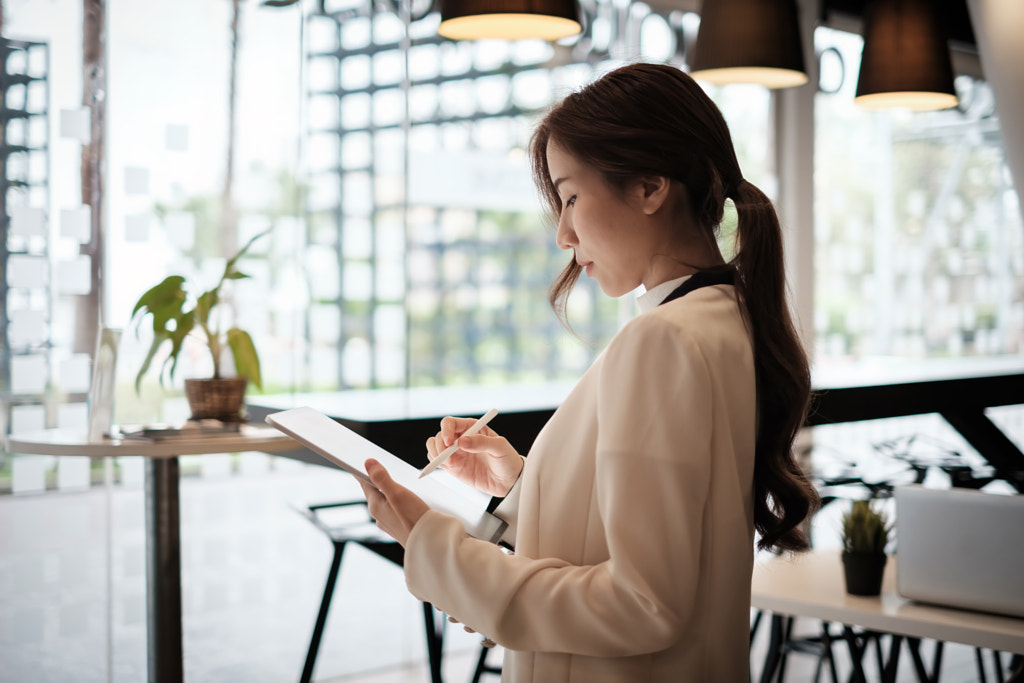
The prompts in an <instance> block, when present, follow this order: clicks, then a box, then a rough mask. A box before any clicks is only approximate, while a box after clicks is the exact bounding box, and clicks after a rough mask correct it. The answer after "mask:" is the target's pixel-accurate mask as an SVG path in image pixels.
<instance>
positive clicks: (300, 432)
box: [267, 407, 506, 543]
mask: <svg viewBox="0 0 1024 683" xmlns="http://www.w3.org/2000/svg"><path fill="white" fill-rule="evenodd" d="M267 422H268V423H269V424H271V425H273V426H274V427H276V428H277V429H279V430H280V431H282V432H284V433H285V434H287V435H288V436H290V437H292V438H293V439H295V440H296V441H298V442H299V443H301V444H303V445H304V446H306V447H307V448H309V449H310V450H311V451H313V452H314V453H317V454H318V455H320V456H322V457H323V458H325V459H326V460H329V461H330V462H332V463H334V464H335V465H337V466H338V467H340V468H342V469H343V470H345V471H346V472H350V473H351V474H353V475H354V476H355V477H356V478H358V479H360V480H362V481H364V482H366V483H367V484H369V483H370V478H369V476H367V474H366V467H365V466H364V463H365V462H366V461H367V460H368V459H369V458H373V459H374V460H377V461H379V462H380V463H381V464H382V465H384V467H385V469H387V471H388V473H389V474H390V475H391V478H392V479H394V480H395V481H396V482H398V483H399V484H401V485H402V486H404V487H406V488H407V489H409V490H411V491H412V492H413V493H415V494H416V495H417V496H419V497H420V498H422V499H423V500H424V502H426V503H427V505H429V506H430V507H431V508H433V509H434V510H437V511H438V512H443V513H445V514H449V515H452V516H453V517H456V518H457V519H459V520H460V521H461V522H462V524H463V526H464V527H465V528H466V533H468V534H469V535H470V536H473V537H474V538H479V539H482V540H485V541H490V542H492V543H496V542H497V541H498V539H499V538H501V534H502V533H503V532H504V531H505V526H506V524H505V522H504V521H502V520H500V519H498V518H497V517H495V516H494V515H492V514H490V513H489V512H487V504H488V502H489V501H490V496H487V495H486V494H484V493H482V492H480V491H477V490H476V489H474V488H471V487H469V486H466V485H465V484H463V483H462V482H460V481H459V480H457V479H455V478H454V477H452V476H451V475H450V474H448V473H447V472H445V471H443V470H438V471H437V472H434V473H433V474H431V475H430V476H429V477H424V478H423V479H420V478H419V473H420V471H419V470H418V469H416V468H415V467H413V466H412V465H410V464H409V463H407V462H406V461H404V460H402V459H401V458H399V457H397V456H395V455H393V454H391V453H389V452H388V451H386V450H384V449H383V448H381V447H380V446H378V445H376V444H374V443H373V442H371V441H369V440H367V439H365V438H363V437H362V436H360V435H359V434H356V433H355V432H353V431H352V430H351V429H349V428H348V427H345V426H344V425H342V424H340V423H339V422H336V421H334V420H332V419H331V418H329V417H327V416H326V415H324V414H323V413H321V412H320V411H319V410H315V409H313V408H309V407H303V408H294V409H292V410H285V411H282V412H280V413H272V414H270V415H268V416H267ZM424 440H425V439H424Z"/></svg>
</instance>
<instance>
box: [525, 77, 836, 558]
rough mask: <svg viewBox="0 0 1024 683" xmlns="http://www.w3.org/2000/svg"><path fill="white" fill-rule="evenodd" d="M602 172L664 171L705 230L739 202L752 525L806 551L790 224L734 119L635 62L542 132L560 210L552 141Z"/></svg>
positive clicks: (811, 493)
mask: <svg viewBox="0 0 1024 683" xmlns="http://www.w3.org/2000/svg"><path fill="white" fill-rule="evenodd" d="M552 139H554V140H556V141H557V143H558V145H559V147H561V148H562V149H564V150H566V151H567V152H568V153H569V154H571V155H572V156H573V157H575V158H576V159H577V160H578V161H580V162H581V163H585V164H588V165H590V166H592V167H593V168H595V169H597V170H598V171H600V172H601V173H602V174H603V176H604V178H605V179H606V180H607V181H608V183H609V184H610V185H611V186H612V187H616V188H623V187H625V186H626V183H627V182H628V181H631V180H634V179H636V178H639V177H643V176H664V177H667V178H669V179H672V180H677V181H679V182H680V183H682V185H683V186H684V187H685V188H686V191H687V194H688V196H689V200H690V206H691V207H692V210H693V215H694V216H693V217H694V219H695V222H696V225H697V226H698V227H697V229H698V230H702V231H706V236H709V237H711V238H714V236H715V235H716V234H717V232H718V229H719V225H720V224H721V222H722V216H723V214H724V210H725V200H726V199H727V198H730V199H732V200H733V202H734V204H735V206H736V214H737V218H738V226H737V251H736V255H735V257H733V259H732V260H731V261H730V262H729V263H728V264H727V266H726V267H728V268H732V269H734V271H735V283H736V292H737V296H738V298H739V300H740V302H741V304H742V306H741V307H742V308H743V309H744V310H745V315H746V319H747V323H748V325H749V327H750V332H751V337H752V339H753V346H754V364H755V370H756V381H757V394H758V396H757V407H758V433H757V443H756V449H755V461H754V527H755V528H756V529H757V531H758V533H759V535H760V539H759V541H758V547H760V548H762V549H768V548H773V547H774V548H779V549H782V550H804V549H806V548H807V547H808V540H807V537H806V535H805V534H804V532H803V530H802V529H801V527H800V525H801V523H802V522H803V521H804V519H805V518H807V516H808V515H809V514H810V513H811V512H812V511H813V510H814V509H816V507H817V505H818V495H817V492H816V491H815V489H814V487H813V486H812V485H811V483H810V482H809V481H808V479H807V477H806V476H805V475H804V473H803V472H802V471H801V469H800V467H799V466H798V465H797V464H796V462H795V460H794V458H793V441H794V439H795V438H796V435H797V433H798V432H799V430H800V428H801V427H802V426H803V423H804V420H805V418H806V414H807V407H808V401H809V398H810V391H811V380H810V370H809V367H808V363H807V356H806V354H805V353H804V349H803V346H802V345H801V343H800V340H799V337H798V336H797V332H796V328H795V326H794V325H793V320H792V318H791V317H790V313H789V308H788V306H787V303H786V281H785V280H786V279H785V273H784V267H783V254H782V229H781V227H780V225H779V219H778V216H777V215H776V213H775V208H774V207H773V206H772V203H771V201H770V200H769V199H768V197H767V196H765V194H764V193H763V192H761V190H759V189H758V188H757V187H755V186H754V185H753V184H751V183H749V182H747V181H746V180H744V179H743V175H742V174H741V172H740V166H739V162H738V161H737V159H736V152H735V150H734V149H733V144H732V137H731V136H730V134H729V127H728V125H727V124H726V122H725V119H724V118H723V117H722V114H721V112H720V111H719V110H718V107H716V106H715V104H714V102H712V101H711V99H710V98H709V97H708V96H707V94H705V92H704V91H703V90H702V89H701V87H700V86H699V85H697V83H696V82H695V81H694V80H693V79H692V78H690V76H688V75H687V74H685V73H683V72H682V71H680V70H679V69H677V68H675V67H672V66H668V65H659V64H631V65H629V66H624V67H621V68H618V69H616V70H615V71H612V72H610V73H608V74H606V75H604V76H603V77H601V78H600V79H598V80H596V81H594V82H593V83H591V84H590V85H588V86H586V87H584V88H583V89H582V90H580V91H578V92H575V93H573V94H571V95H569V96H568V97H566V98H565V99H564V100H562V101H561V102H559V103H558V104H556V105H555V106H554V107H553V108H552V109H551V110H550V111H549V112H548V113H547V115H546V116H545V117H544V118H543V120H542V121H541V122H540V124H539V125H538V127H537V129H536V130H535V132H534V134H533V138H532V140H531V143H530V156H531V160H532V164H533V174H534V182H535V183H536V184H537V187H538V188H539V190H540V192H541V194H542V196H543V198H544V200H545V202H546V204H547V206H548V208H549V210H550V211H551V213H552V214H553V216H555V217H558V216H559V215H560V214H561V208H562V205H561V202H560V200H559V198H558V193H557V192H556V191H555V188H554V185H553V184H552V182H551V176H550V173H549V171H548V167H547V148H548V142H549V140H552ZM579 275H580V267H579V266H578V265H577V264H576V262H575V260H573V261H571V262H570V263H569V265H568V266H567V267H566V268H565V270H563V271H562V273H561V274H560V275H559V276H558V278H557V279H556V280H555V282H554V283H553V284H552V286H551V304H552V307H553V308H554V309H555V311H556V312H558V314H559V316H560V317H561V318H562V320H563V321H564V320H565V301H566V298H567V297H568V295H569V292H570V291H571V290H572V287H573V285H574V284H575V283H576V281H577V280H578V279H579Z"/></svg>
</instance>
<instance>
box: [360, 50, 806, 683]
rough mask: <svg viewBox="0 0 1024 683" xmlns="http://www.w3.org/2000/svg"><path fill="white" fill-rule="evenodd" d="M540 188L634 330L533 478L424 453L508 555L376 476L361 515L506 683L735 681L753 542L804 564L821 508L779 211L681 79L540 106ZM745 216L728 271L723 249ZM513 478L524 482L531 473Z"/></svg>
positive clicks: (562, 293)
mask: <svg viewBox="0 0 1024 683" xmlns="http://www.w3.org/2000/svg"><path fill="white" fill-rule="evenodd" d="M531 157H532V161H533V168H534V176H535V181H536V182H537V184H538V187H539V188H540V191H541V193H542V194H543V196H544V198H545V199H546V201H547V203H548V205H549V207H550V209H551V211H552V213H553V215H554V217H555V218H556V219H557V222H558V230H557V234H556V241H557V243H558V246H559V247H561V248H563V249H571V250H573V260H572V261H571V262H570V264H569V265H568V267H567V268H566V269H565V270H564V271H563V272H562V274H561V276H560V277H559V279H558V280H557V281H556V282H555V284H554V286H553V287H552V305H553V306H555V308H556V310H558V311H559V313H560V315H561V316H562V317H563V319H564V311H565V305H564V304H565V298H566V296H567V295H568V293H569V291H570V289H571V288H572V286H573V284H574V283H575V282H576V280H577V279H578V277H579V275H580V273H581V271H584V270H585V271H586V274H587V275H588V276H589V277H591V278H594V279H596V280H597V282H598V283H599V284H600V286H601V289H602V290H603V291H604V292H605V293H606V294H607V295H609V296H612V297H617V296H621V295H623V294H626V293H627V292H630V291H632V290H634V289H636V288H638V287H639V286H640V285H643V286H644V288H645V290H646V291H645V293H644V294H643V295H642V296H641V297H640V299H639V304H640V308H641V311H642V312H641V314H640V315H639V316H638V317H636V318H635V319H634V320H632V321H631V322H630V323H629V324H628V325H626V326H625V327H624V328H623V329H622V330H621V331H620V332H619V333H618V334H617V335H616V336H615V337H614V338H613V339H612V341H611V342H610V344H609V345H608V348H607V349H606V350H605V351H604V353H603V354H602V355H601V356H600V357H599V358H598V359H597V360H596V361H595V362H594V364H593V365H592V366H591V368H590V369H589V370H588V371H587V372H586V373H585V375H584V376H583V378H582V379H581V380H580V382H579V384H577V385H576V387H575V388H574V389H573V391H572V392H571V393H570V394H569V396H568V397H567V398H566V400H565V402H564V403H563V404H562V405H561V406H560V407H559V409H558V410H557V411H556V412H555V414H554V415H553V416H552V418H551V419H550V421H549V422H548V424H547V425H546V426H545V427H544V429H543V430H542V431H541V433H540V435H539V436H538V438H537V440H536V442H535V443H534V445H533V448H532V449H531V451H530V454H529V457H528V458H526V459H525V460H524V459H523V458H521V457H520V456H519V455H518V454H517V453H516V451H515V449H514V448H513V447H512V446H511V445H510V444H509V443H508V442H507V441H505V440H504V439H503V438H501V437H500V436H499V435H497V434H496V433H494V432H493V431H492V430H490V429H486V430H484V432H483V433H481V434H479V435H476V436H472V437H465V438H462V439H459V436H460V434H461V433H462V432H463V431H465V430H466V429H467V428H468V427H469V425H470V424H472V420H467V419H456V418H445V419H444V420H443V421H442V423H441V431H440V432H439V433H438V434H437V436H435V437H432V438H431V439H429V440H428V441H427V450H428V455H429V457H431V458H434V457H436V455H437V453H438V452H439V451H440V450H442V449H444V448H445V447H447V446H448V445H450V444H452V443H454V442H455V441H456V440H458V441H459V446H460V450H459V451H457V452H456V453H455V454H454V455H453V456H452V457H451V458H450V459H449V460H448V462H447V463H446V464H445V467H446V468H447V469H448V471H449V472H451V473H452V474H454V475H455V476H457V477H459V478H460V479H462V480H463V481H466V482H468V483H470V484H472V485H474V486H476V487H478V488H480V489H481V490H483V491H486V492H488V493H491V494H492V495H498V496H506V498H505V500H504V501H503V502H502V504H501V505H500V506H499V507H498V509H497V511H496V514H498V515H499V516H501V517H503V518H504V519H506V520H507V521H509V522H510V524H513V525H514V526H515V528H516V531H515V538H514V544H515V554H514V555H507V554H505V553H504V552H503V551H502V550H501V549H500V548H499V547H498V546H495V545H491V544H488V543H484V542H482V541H478V540H476V539H472V538H468V537H467V536H466V534H465V533H464V531H463V529H462V527H461V525H460V524H459V522H457V521H456V520H454V519H452V518H450V517H447V516H446V515H443V514H440V513H438V512H435V511H432V510H429V508H427V506H426V505H425V504H424V503H423V502H422V501H420V500H419V499H418V498H416V496H415V495H413V494H412V493H410V492H409V491H408V490H406V489H403V488H402V487H400V486H398V485H397V484H395V483H394V482H393V481H392V480H391V479H390V477H388V475H387V473H386V472H385V471H384V469H383V467H381V466H380V465H379V464H378V463H375V462H373V461H368V463H367V470H368V472H369V474H370V477H371V479H372V480H373V482H374V484H375V485H376V487H377V490H374V489H373V488H370V487H364V489H365V492H366V495H367V499H368V501H369V503H370V511H371V513H372V514H373V515H374V517H375V518H376V519H377V520H378V521H379V524H380V525H381V527H382V528H383V529H385V530H386V531H387V532H388V533H390V534H391V535H393V536H394V537H395V538H396V539H398V541H399V542H401V543H402V544H403V545H404V546H405V548H406V555H405V571H406V582H407V584H408V586H409V590H410V591H411V592H412V593H413V594H414V595H415V596H416V597H418V598H420V599H421V600H424V601H429V602H431V603H433V604H434V605H436V606H437V607H438V608H440V609H442V610H444V611H445V612H447V613H448V614H450V615H452V617H453V618H455V619H458V620H459V621H462V622H463V623H465V624H466V625H467V626H469V627H472V628H473V629H475V630H477V631H479V632H481V633H483V634H486V635H487V636H489V637H490V638H492V639H493V640H495V641H497V642H498V643H500V644H501V645H503V646H505V648H506V657H505V663H504V666H503V680H507V681H537V682H543V683H550V682H553V681H580V682H587V683H590V682H594V681H629V682H631V683H632V682H636V681H672V682H677V681H715V682H718V681H746V680H747V678H748V663H747V652H748V641H749V618H750V611H749V608H750V577H751V572H752V567H753V553H754V540H755V539H754V532H755V529H756V531H757V532H758V534H759V536H760V537H759V539H758V546H759V547H761V548H778V549H784V550H801V549H804V548H805V547H806V545H807V541H806V539H805V537H804V536H803V535H802V533H801V531H800V528H799V525H800V523H801V522H802V521H803V520H804V518H805V517H806V516H807V515H808V514H809V512H810V511H811V510H812V509H813V508H814V506H815V505H816V502H817V498H816V495H815V493H814V489H813V488H812V487H811V486H810V484H809V483H808V481H807V479H806V478H805V477H804V476H803V474H802V473H801V471H800V469H799V468H798V467H797V465H796V464H795V463H794V461H793V458H792V452H791V446H792V443H793V439H794V437H795V436H796V434H797V431H798V430H799V429H800V427H801V425H802V423H803V420H804V417H805V412H806V409H807V402H808V396H809V392H810V380H809V372H808V365H807V359H806V356H805V354H804V352H803V350H802V348H801V346H800V343H799V340H798V338H797V335H796V331H795V329H794V326H793V324H792V321H791V319H790V316H789V313H788V308H787V305H786V300H785V277H784V273H783V256H782V236H781V230H780V227H779V222H778V218H777V217H776V214H775V211H774V209H773V208H772V205H771V203H770V202H769V200H768V199H767V197H765V195H764V194H763V193H761V191H760V190H758V189H757V188H756V187H754V186H753V185H752V184H750V183H749V182H747V181H745V180H744V179H743V177H742V175H741V173H740V168H739V164H738V162H737V160H736V155H735V152H734V150H733V146H732V141H731V138H730V136H729V131H728V127H727V126H726V123H725V121H724V119H723V118H722V116H721V113H720V112H719V111H718V109H717V108H716V107H715V105H714V104H713V103H712V102H711V100H710V99H709V98H708V97H707V95H705V93H704V92H703V91H702V90H701V88H700V87H699V86H698V85H697V84H696V83H695V82H694V81H693V80H692V79H691V78H690V77H689V76H687V75H686V74H684V73H682V72H681V71H679V70H678V69H676V68H673V67H670V66H664V65H653V64H634V65H630V66H626V67H622V68H620V69H617V70H615V71H613V72H611V73H609V74H607V75H605V76H604V77H602V78H600V79H599V80H597V81H595V82H594V83H592V84H590V85H589V86H587V87H585V88H583V89H582V90H581V91H580V92H577V93H575V94H572V95H570V96H569V97H567V98H566V99H565V100H564V101H562V102H561V103H559V104H558V105H556V106H555V107H554V108H553V109H552V110H551V111H550V112H549V113H548V114H547V115H546V116H545V117H544V119H543V120H542V121H541V123H540V124H539V127H538V128H537V130H536V132H535V133H534V137H533V140H532V142H531ZM727 198H728V199H732V201H733V202H734V204H735V206H736V211H737V215H738V223H739V224H738V228H737V230H738V249H737V251H736V256H735V257H734V258H732V259H731V260H730V261H729V262H728V263H726V262H725V260H724V259H723V257H722V254H721V253H720V251H719V248H718V246H717V242H716V234H717V230H718V227H719V224H720V223H721V220H722V216H723V208H724V204H725V200H726V199H727ZM524 463H525V464H524Z"/></svg>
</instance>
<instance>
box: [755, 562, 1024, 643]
mask: <svg viewBox="0 0 1024 683" xmlns="http://www.w3.org/2000/svg"><path fill="white" fill-rule="evenodd" d="M895 560H896V558H895V557H890V558H889V562H888V564H887V565H886V569H885V579H884V581H883V584H882V594H881V595H880V596H879V597H859V596H856V595H848V594H847V593H846V589H845V584H844V580H843V568H842V560H841V558H840V553H839V550H835V551H826V550H820V551H811V552H808V553H805V554H802V555H797V556H794V557H789V556H781V557H771V558H770V559H767V560H759V561H758V562H756V563H755V565H754V576H753V582H752V584H751V596H750V603H751V606H753V607H755V608H757V609H761V610H767V611H770V612H773V613H774V614H776V615H780V614H784V615H789V616H798V617H811V618H814V619H821V620H824V621H831V622H838V623H841V624H846V625H849V626H860V627H862V628H865V629H868V630H871V631H878V632H882V633H892V634H897V635H900V636H906V637H909V638H931V639H935V640H939V641H942V642H950V643H963V644H965V645H971V646H974V647H981V648H988V649H992V650H996V651H999V652H1013V653H1016V654H1024V619H1015V618H1013V617H1004V616H999V615H995V614H985V613H982V612H971V611H968V610H959V609H951V608H944V607H937V606H932V605H926V604H923V603H917V602H914V601H911V600H907V599H905V598H902V597H900V596H899V595H897V593H896V561H895ZM769 649H771V647H769Z"/></svg>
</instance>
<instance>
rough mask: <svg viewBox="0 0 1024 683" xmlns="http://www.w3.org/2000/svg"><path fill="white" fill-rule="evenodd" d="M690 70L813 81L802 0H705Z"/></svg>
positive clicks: (791, 82) (700, 74)
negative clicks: (806, 54) (802, 26)
mask: <svg viewBox="0 0 1024 683" xmlns="http://www.w3.org/2000/svg"><path fill="white" fill-rule="evenodd" d="M688 61H689V63H690V75H691V76H693V77H694V78H699V79H701V80H705V81H710V82H711V83H716V84H725V83H759V84H761V85H764V86H767V87H769V88H791V87H794V86H798V85H803V84H804V83H806V82H807V72H806V71H805V70H804V49H803V43H802V42H801V40H800V23H799V20H798V17H797V7H796V0H704V4H703V6H702V8H701V14H700V29H699V30H698V32H697V43H696V45H695V46H694V49H693V57H692V59H690V60H688Z"/></svg>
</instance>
